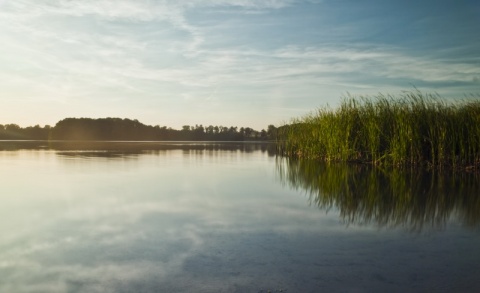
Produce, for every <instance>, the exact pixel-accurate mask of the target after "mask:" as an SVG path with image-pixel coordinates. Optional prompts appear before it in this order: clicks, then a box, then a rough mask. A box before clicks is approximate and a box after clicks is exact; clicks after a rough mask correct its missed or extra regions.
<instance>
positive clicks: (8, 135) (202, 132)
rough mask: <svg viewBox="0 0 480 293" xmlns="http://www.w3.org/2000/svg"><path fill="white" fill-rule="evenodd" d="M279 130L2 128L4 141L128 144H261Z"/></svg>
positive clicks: (84, 124) (106, 123)
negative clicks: (113, 141) (111, 142)
mask: <svg viewBox="0 0 480 293" xmlns="http://www.w3.org/2000/svg"><path fill="white" fill-rule="evenodd" d="M276 130H277V129H276V127H275V126H273V125H269V126H268V128H267V130H265V129H262V130H261V131H257V130H254V129H252V128H250V127H241V128H238V127H233V126H231V127H226V126H213V125H209V126H203V125H195V126H190V125H185V126H183V127H182V129H180V130H176V129H173V128H171V127H166V126H160V125H156V126H151V125H145V124H143V123H141V122H139V121H138V120H136V119H135V120H131V119H121V118H100V119H92V118H66V119H63V120H61V121H59V122H58V123H57V124H56V125H55V126H54V127H50V126H49V125H46V126H44V127H40V126H39V125H36V126H33V127H26V128H22V127H20V126H18V125H16V124H7V125H1V124H0V139H3V140H7V139H10V140H125V141H147V140H153V141H162V140H163V141H164V140H167V141H181V140H194V141H195V140H196V141H257V140H273V139H275V135H276Z"/></svg>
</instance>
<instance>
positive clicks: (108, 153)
mask: <svg viewBox="0 0 480 293" xmlns="http://www.w3.org/2000/svg"><path fill="white" fill-rule="evenodd" d="M16 150H54V151H58V153H59V154H60V155H63V156H89V157H110V158H115V157H121V156H122V155H135V154H143V153H146V152H152V151H166V150H183V151H187V152H190V151H201V152H202V151H212V152H213V151H232V152H234V151H240V152H245V153H250V152H254V151H261V152H267V153H268V155H269V156H274V155H275V144H274V143H268V142H108V141H0V151H16Z"/></svg>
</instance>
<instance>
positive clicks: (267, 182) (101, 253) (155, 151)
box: [0, 142, 480, 293]
mask: <svg viewBox="0 0 480 293" xmlns="http://www.w3.org/2000/svg"><path fill="white" fill-rule="evenodd" d="M15 144H19V143H18V142H7V143H0V149H3V150H4V151H0V219H1V221H0V235H1V237H0V292H2V293H3V292H15V293H28V292H35V293H37V292H38V293H70V292H72V293H73V292H77V293H83V292H85V293H104V292H111V293H113V292H115V293H123V292H125V293H126V292H138V293H141V292H144V293H150V292H152V293H153V292H176V293H188V292H204V293H209V292H264V293H265V292H269V291H270V292H279V291H280V292H402V293H403V292H445V293H446V292H479V289H480V279H479V278H478V272H479V271H480V250H478V247H479V246H480V233H479V232H480V230H479V229H472V228H471V227H473V226H477V223H478V220H477V217H476V215H477V213H476V212H477V211H478V209H476V208H475V207H478V201H477V199H476V198H475V197H474V196H473V194H472V192H474V191H475V188H478V185H477V183H476V182H475V180H474V179H475V178H473V177H469V175H459V174H455V175H452V174H450V175H449V176H447V175H442V176H439V175H432V174H431V175H428V174H426V175H427V177H423V175H422V176H420V175H419V174H417V173H415V174H410V175H405V174H403V173H387V172H381V171H379V170H355V169H352V168H346V167H340V166H336V167H335V166H330V167H326V166H318V165H312V164H307V163H306V162H300V161H298V162H294V161H276V159H275V157H274V156H273V154H274V153H273V152H272V151H271V146H269V145H260V144H255V143H252V144H247V143H245V144H242V143H240V144H238V143H236V144H224V145H220V144H218V143H169V144H163V143H145V142H140V143H131V142H128V143H120V142H118V143H100V142H98V143H94V144H92V145H82V143H77V142H74V143H69V144H70V146H68V144H63V143H60V144H59V145H56V144H55V145H49V144H46V143H45V142H30V143H26V144H22V145H18V148H17V149H15V148H14V147H13V146H14V145H15ZM102 144H103V145H102ZM139 146H141V147H139ZM162 148H163V149H162ZM6 149H9V150H6ZM278 173H279V174H280V175H281V178H283V182H284V183H287V184H289V185H292V186H294V187H296V189H298V190H295V189H292V188H285V186H284V185H282V184H279V182H278V176H279V175H278ZM428 176H430V178H429V177H428ZM458 176H464V177H458ZM420 179H421V180H420ZM432 180H433V181H432ZM440 187H442V188H440ZM362 189H363V190H368V191H369V192H359V191H360V190H362ZM305 190H308V191H309V194H311V201H312V202H313V203H316V204H318V205H319V206H321V207H322V208H331V210H330V212H329V213H324V212H319V211H318V208H316V207H315V206H309V205H308V204H307V203H306V200H305V198H303V197H302V196H301V195H302V194H303V193H304V192H305ZM385 190H386V191H389V192H383V191H385ZM459 190H460V191H459ZM374 191H375V192H374ZM380 191H382V192H380ZM419 192H420V193H419ZM416 193H419V194H421V195H420V197H419V195H416ZM434 193H438V194H440V196H438V197H435V194H434ZM379 198H380V199H381V200H379ZM389 205H391V206H389ZM337 209H338V210H337ZM339 215H340V216H341V217H343V218H345V219H346V220H347V222H350V223H352V222H353V223H360V222H362V223H368V222H372V223H375V224H378V223H380V224H382V225H400V224H401V225H407V224H403V220H405V219H407V220H406V221H407V223H409V224H408V226H409V227H410V226H412V225H413V227H414V228H415V229H417V230H418V229H419V228H417V227H422V225H423V227H425V226H426V225H437V224H438V223H440V224H442V223H443V222H444V221H445V219H446V218H448V217H450V218H453V217H454V216H455V217H456V218H459V219H460V221H461V222H462V223H465V224H466V225H468V226H469V228H468V229H465V228H464V227H461V226H460V225H458V222H454V221H450V222H449V224H448V225H447V226H446V228H445V229H442V230H429V231H428V233H409V232H408V231H405V230H404V229H376V227H375V226H376V225H373V227H372V225H368V224H365V225H350V226H348V227H346V226H345V225H344V223H342V222H341V221H339ZM392 223H393V224H392ZM425 230H426V229H425ZM425 230H423V231H425Z"/></svg>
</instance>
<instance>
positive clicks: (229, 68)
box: [0, 0, 480, 127]
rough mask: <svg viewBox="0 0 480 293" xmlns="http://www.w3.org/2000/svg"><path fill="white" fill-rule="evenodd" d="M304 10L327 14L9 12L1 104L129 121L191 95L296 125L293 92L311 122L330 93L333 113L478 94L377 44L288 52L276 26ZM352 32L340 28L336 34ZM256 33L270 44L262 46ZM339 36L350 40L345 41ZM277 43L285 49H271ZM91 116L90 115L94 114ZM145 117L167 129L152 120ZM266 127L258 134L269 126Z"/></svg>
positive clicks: (98, 6) (200, 8)
mask: <svg viewBox="0 0 480 293" xmlns="http://www.w3.org/2000/svg"><path fill="white" fill-rule="evenodd" d="M304 5H310V6H309V7H312V8H315V7H328V6H327V5H328V4H327V3H324V2H318V3H317V2H315V3H314V2H311V1H293V0H292V1H290V0H284V1H281V0H271V1H255V0H236V1H226V0H208V1H169V0H164V1H133V0H123V1H113V0H101V1H93V0H86V1H67V0H55V1H43V0H39V1H32V0H20V1H8V2H4V3H3V7H2V10H1V11H0V25H1V26H2V28H1V31H2V34H0V41H1V42H2V44H5V45H4V46H2V48H0V53H1V55H0V62H1V63H2V65H3V66H2V69H0V76H2V81H1V83H2V84H3V86H4V87H3V89H4V93H3V94H4V95H5V96H14V97H15V96H16V97H18V98H20V99H29V100H30V101H32V102H33V101H35V100H36V99H37V100H38V101H45V100H53V101H59V102H62V103H72V102H73V103H77V104H79V105H81V104H82V102H81V100H85V101H88V102H93V103H95V101H99V100H109V99H121V100H123V101H124V102H125V105H124V106H125V108H124V110H122V111H121V113H127V114H128V111H127V110H126V109H127V108H132V105H133V103H136V104H137V105H138V106H137V107H138V110H139V112H140V111H141V109H144V107H146V105H150V106H151V103H156V104H157V105H160V104H162V103H163V104H165V103H166V104H168V105H170V106H174V105H175V106H174V107H175V108H181V107H182V100H183V99H182V98H181V97H186V96H188V97H190V98H189V103H191V104H190V106H191V107H196V106H200V105H201V104H204V103H205V102H207V100H210V101H213V100H215V101H216V105H218V106H219V107H222V105H223V106H224V107H225V106H228V105H232V104H231V103H233V104H235V105H237V109H238V110H239V111H248V110H247V109H248V104H246V103H242V97H245V96H246V95H248V96H249V97H250V98H255V99H257V100H258V101H259V103H263V104H264V105H265V106H267V105H268V107H272V105H271V103H269V102H266V101H267V100H271V99H272V98H273V99H276V101H277V104H276V107H277V108H283V109H284V111H283V112H282V113H277V114H278V115H274V116H275V117H283V118H287V117H288V115H292V114H293V115H297V112H296V111H295V113H293V112H292V113H291V114H288V111H286V109H287V108H286V107H288V106H287V105H288V104H292V102H294V99H296V98H297V97H295V96H289V95H292V94H294V93H295V92H297V93H298V95H300V98H301V99H305V100H304V101H305V102H304V103H302V105H303V106H304V107H305V110H306V111H308V109H311V108H314V107H317V106H319V102H318V97H319V95H321V92H325V93H328V94H333V95H334V96H328V97H327V96H323V97H322V99H323V101H324V102H332V101H334V100H335V99H338V97H339V96H340V94H341V93H343V92H345V91H352V92H357V91H359V93H363V92H362V89H368V88H370V89H375V88H377V89H388V88H390V89H393V90H396V89H399V88H402V87H403V88H405V87H410V86H411V85H412V84H417V85H418V84H420V85H422V86H424V87H426V89H433V90H436V91H440V92H441V91H442V89H444V88H445V89H447V88H448V87H449V85H451V84H454V83H461V84H464V85H465V89H467V92H468V90H470V89H475V88H478V82H476V81H478V78H479V77H480V69H479V67H478V66H477V65H476V63H475V62H472V60H471V59H462V58H449V56H444V57H439V55H438V54H425V53H421V52H420V51H415V50H404V48H403V47H402V46H400V45H386V44H381V43H380V44H379V43H378V42H376V43H375V42H369V41H368V40H365V41H363V42H354V43H348V42H344V41H341V40H340V39H339V41H338V42H331V41H329V42H326V43H322V42H317V43H312V42H310V43H308V44H303V43H295V42H293V41H289V38H292V39H293V37H295V35H298V34H301V33H302V32H295V31H292V32H290V31H288V26H286V25H285V24H282V25H281V26H278V23H280V22H281V21H285V20H284V19H282V18H278V17H277V16H276V15H279V16H282V17H286V19H290V21H291V20H292V19H293V20H295V19H297V18H295V17H300V16H301V15H295V14H290V13H293V12H290V11H293V10H292V9H293V8H296V9H300V7H303V6H304ZM205 11H209V13H206V14H205V13H202V12H205ZM222 11H223V12H222ZM227 11H228V12H227ZM245 12H261V14H258V15H255V14H253V15H250V16H248V15H246V14H245ZM206 16H208V17H212V16H213V17H218V20H216V19H215V18H208V19H207V18H205V17H206ZM314 16H315V14H312V18H311V19H312V20H315V19H316V18H315V17H314ZM225 17H226V18H225ZM274 17H277V18H274ZM230 19H232V20H230ZM298 20H300V18H298ZM247 21H248V23H247ZM242 23H244V24H245V26H246V27H248V29H247V28H242V26H241V25H239V24H242ZM234 24H235V25H234ZM270 27H271V29H270ZM367 27H370V24H369V25H368V26H367ZM256 28H258V29H256ZM275 28H277V29H282V30H285V31H283V36H281V37H278V36H277V37H275V38H274V37H273V35H274V34H277V32H276V31H275ZM315 29H317V30H318V31H323V30H325V27H323V26H319V27H318V28H315V27H313V28H307V27H305V28H304V30H305V33H309V34H312V36H315V35H314V34H315V33H316V30H315ZM344 29H345V27H342V26H337V27H332V32H335V31H337V32H338V31H342V30H344ZM259 30H261V31H262V35H263V34H264V33H265V34H266V35H265V36H268V37H269V38H271V39H265V40H263V39H261V38H259V37H257V36H256V31H259ZM263 31H264V32H263ZM267 32H268V33H267ZM353 32H358V29H357V30H354V31H353ZM322 34H323V33H322ZM341 35H342V36H344V35H348V30H347V31H344V32H343V33H342V34H341ZM237 36H241V37H242V38H244V40H249V42H248V43H245V42H244V41H241V40H243V39H242V38H237ZM313 39H314V37H312V40H313ZM270 41H276V42H277V44H276V45H274V46H273V45H268V46H265V45H266V44H268V42H270ZM454 52H455V51H453V53H454ZM453 53H452V54H453ZM322 88H323V91H322V90H321V89H322ZM319 91H320V92H319ZM221 95H224V96H221ZM272 95H277V96H276V97H275V96H273V97H272ZM307 100H309V101H310V102H307ZM154 101H157V102H154ZM212 105H213V104H212ZM285 106H286V107H285ZM118 107H119V108H121V106H120V105H118ZM82 108H83V109H84V110H83V111H86V110H87V107H86V104H85V105H83V106H81V107H79V109H82ZM263 110H264V111H270V110H271V109H270V110H269V109H267V108H264V109H263ZM121 113H120V112H119V113H118V114H117V115H120V114H121ZM187 113H188V109H186V114H185V115H186V116H192V115H189V114H187ZM65 114H66V115H72V114H74V113H72V114H68V113H65ZM65 114H64V115H65ZM131 114H133V113H131ZM159 114H160V115H162V114H165V113H159ZM84 115H85V116H88V115H87V114H84ZM7 116H8V115H7ZM11 117H13V116H11ZM192 117H194V116H192ZM55 118H56V119H59V118H60V119H61V118H63V117H60V116H59V117H55ZM138 118H140V119H141V120H142V121H146V122H150V123H153V124H156V123H159V121H157V122H153V121H152V118H153V117H145V118H143V117H138ZM142 118H143V119H142ZM195 118H196V122H204V121H199V120H201V119H202V117H201V116H196V117H195ZM171 119H173V117H170V118H168V119H167V120H171ZM258 119H260V118H258ZM274 119H277V118H274ZM5 122H6V121H5ZM10 122H11V121H10ZM192 122H193V121H192ZM205 122H207V123H208V121H205ZM205 122H204V123H205ZM227 122H228V121H227ZM275 122H278V120H277V121H272V123H275ZM180 123H181V122H180ZM230 123H239V121H231V122H230ZM257 123H258V124H257V127H258V125H260V124H261V123H268V122H267V121H263V122H260V120H258V122H257ZM240 124H241V123H240ZM173 126H175V125H173Z"/></svg>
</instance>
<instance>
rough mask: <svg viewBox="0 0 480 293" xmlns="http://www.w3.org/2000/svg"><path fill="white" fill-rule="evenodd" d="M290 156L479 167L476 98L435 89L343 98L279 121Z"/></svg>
mask: <svg viewBox="0 0 480 293" xmlns="http://www.w3.org/2000/svg"><path fill="white" fill-rule="evenodd" d="M277 145H278V150H279V152H280V153H281V154H283V155H286V156H289V157H304V158H314V159H321V160H324V161H347V162H362V163H371V164H374V165H393V166H421V165H425V166H428V167H434V168H447V167H448V168H467V169H477V170H478V169H479V168H480V101H479V100H462V101H457V102H447V101H446V100H444V99H442V98H440V97H439V96H438V95H432V94H423V93H421V92H418V91H416V92H408V93H405V94H403V95H402V96H400V97H397V96H392V95H381V94H380V95H377V96H375V97H359V98H352V97H348V98H345V99H344V100H343V101H342V103H341V105H340V106H339V107H338V108H336V109H332V108H328V107H325V108H321V109H319V110H317V111H316V112H315V113H312V114H309V115H307V116H304V117H302V118H300V119H295V120H293V121H292V123H291V124H289V125H285V126H283V127H280V128H279V130H278V137H277Z"/></svg>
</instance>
